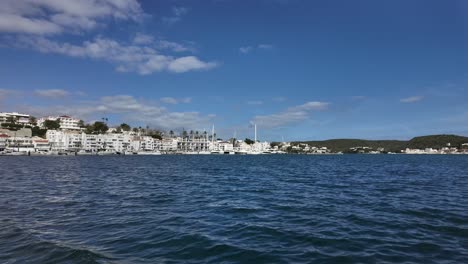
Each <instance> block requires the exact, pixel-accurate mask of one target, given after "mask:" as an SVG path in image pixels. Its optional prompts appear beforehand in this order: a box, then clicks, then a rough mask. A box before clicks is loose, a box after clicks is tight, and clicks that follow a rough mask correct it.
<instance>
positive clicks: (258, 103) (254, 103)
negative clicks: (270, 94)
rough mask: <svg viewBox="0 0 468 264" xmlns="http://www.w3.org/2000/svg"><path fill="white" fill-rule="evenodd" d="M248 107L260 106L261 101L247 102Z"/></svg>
mask: <svg viewBox="0 0 468 264" xmlns="http://www.w3.org/2000/svg"><path fill="white" fill-rule="evenodd" d="M247 104H248V105H262V104H263V101H258V100H257V101H247Z"/></svg>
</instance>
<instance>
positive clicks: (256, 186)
mask: <svg viewBox="0 0 468 264" xmlns="http://www.w3.org/2000/svg"><path fill="white" fill-rule="evenodd" d="M467 260H468V156H462V155H459V156H442V155H441V156H436V155H434V156H432V155H431V156H411V155H406V156H404V155H341V156H289V155H277V156H192V155H187V156H146V157H144V156H133V157H130V156H126V157H94V156H93V157H1V158H0V262H2V263H63V262H64V263H95V262H96V263H403V262H404V263H466V262H467Z"/></svg>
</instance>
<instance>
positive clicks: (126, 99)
mask: <svg viewBox="0 0 468 264" xmlns="http://www.w3.org/2000/svg"><path fill="white" fill-rule="evenodd" d="M19 108H20V109H19V110H21V111H25V112H28V113H30V114H32V115H34V116H45V115H59V114H66V115H71V116H75V117H77V118H81V119H84V120H87V121H91V120H96V119H99V118H101V117H105V116H115V118H117V119H119V121H123V122H128V123H130V124H132V123H133V124H139V125H150V126H153V127H157V128H163V129H178V128H182V127H185V128H194V129H196V128H199V127H203V126H205V127H208V126H209V124H210V123H211V122H212V119H213V118H214V117H215V116H214V115H202V114H201V113H199V112H196V111H189V112H172V111H169V110H168V109H166V108H165V107H162V106H158V105H156V104H155V103H154V102H149V101H144V100H142V99H137V98H135V97H133V96H130V95H115V96H104V97H101V98H99V99H98V100H94V101H84V102H75V103H71V104H70V105H53V106H48V107H37V106H35V107H33V106H23V107H19ZM111 122H112V120H111Z"/></svg>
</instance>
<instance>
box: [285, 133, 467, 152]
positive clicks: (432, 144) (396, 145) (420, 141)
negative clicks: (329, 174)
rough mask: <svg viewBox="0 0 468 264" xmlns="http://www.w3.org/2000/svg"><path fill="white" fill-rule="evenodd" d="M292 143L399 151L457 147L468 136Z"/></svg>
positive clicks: (333, 149) (343, 149)
mask: <svg viewBox="0 0 468 264" xmlns="http://www.w3.org/2000/svg"><path fill="white" fill-rule="evenodd" d="M291 143H292V144H293V145H297V144H299V143H306V144H309V146H314V147H327V148H328V149H331V150H332V152H339V151H341V152H348V151H349V149H350V148H353V147H369V148H372V149H378V148H384V149H385V151H388V152H400V151H401V150H403V149H406V148H413V149H425V148H436V149H439V148H443V147H446V146H447V143H450V145H451V146H452V147H457V148H459V147H460V146H461V144H463V143H468V137H463V136H457V135H430V136H422V137H415V138H413V139H411V140H409V141H404V140H365V139H329V140H322V141H295V142H291Z"/></svg>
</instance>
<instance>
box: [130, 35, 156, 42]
mask: <svg viewBox="0 0 468 264" xmlns="http://www.w3.org/2000/svg"><path fill="white" fill-rule="evenodd" d="M153 42H154V37H153V36H151V35H147V34H143V33H136V34H135V37H134V38H133V43H134V44H151V43H153Z"/></svg>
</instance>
